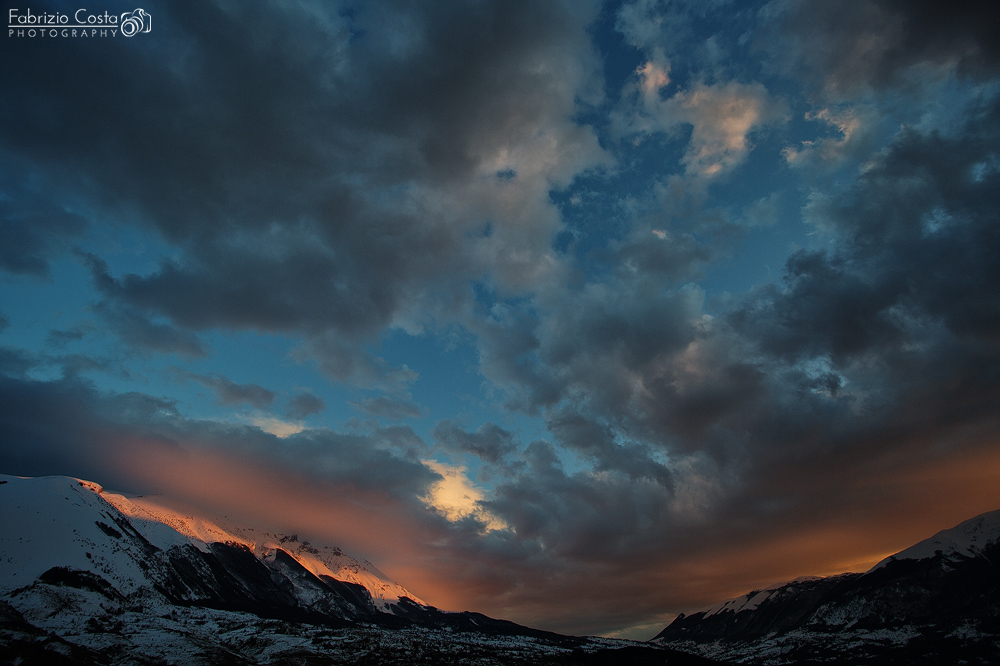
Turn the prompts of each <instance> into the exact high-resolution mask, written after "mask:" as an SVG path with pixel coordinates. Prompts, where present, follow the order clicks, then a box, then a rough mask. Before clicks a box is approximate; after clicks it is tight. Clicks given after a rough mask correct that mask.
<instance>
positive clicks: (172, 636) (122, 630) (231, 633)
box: [0, 475, 715, 666]
mask: <svg viewBox="0 0 1000 666" xmlns="http://www.w3.org/2000/svg"><path fill="white" fill-rule="evenodd" d="M300 663H308V664H312V665H320V664H341V663H343V664H364V663H372V664H424V663H426V664H440V663H463V664H553V665H556V664H567V665H568V664H595V665H597V664H615V663H630V664H671V665H675V666H685V665H687V664H711V663H715V662H712V661H710V660H708V659H704V658H701V657H697V656H691V655H687V654H684V653H681V652H677V651H674V650H671V649H667V648H663V647H660V646H650V645H645V644H638V643H634V642H630V641H620V640H611V639H601V638H578V637H571V636H562V635H559V634H554V633H551V632H546V631H540V630H537V629H531V628H529V627H524V626H520V625H517V624H515V623H513V622H509V621H506V620H497V619H493V618H490V617H487V616H485V615H482V614H480V613H473V612H448V611H442V610H439V609H437V608H434V607H433V606H430V605H428V604H426V603H425V602H423V601H421V600H420V599H419V598H417V597H416V596H414V595H413V594H412V593H410V592H409V591H408V590H406V588H404V587H403V586H402V585H400V584H399V583H397V582H395V581H393V580H391V579H389V578H388V577H387V576H386V575H385V574H383V573H381V572H380V571H379V570H378V569H377V568H375V566H374V565H372V564H371V563H369V562H366V561H361V560H357V559H355V558H353V557H350V556H349V555H346V554H345V553H343V552H342V551H341V550H340V549H338V548H333V547H328V546H320V545H313V544H310V543H308V542H306V541H300V540H299V539H298V537H296V536H288V535H281V534H271V533H268V532H263V531H258V530H254V529H248V528H242V527H237V526H233V525H229V524H225V523H224V522H222V521H219V520H212V519H209V518H206V517H205V516H203V515H200V514H199V513H198V512H197V511H196V510H194V509H190V508H187V507H182V508H178V507H176V506H172V505H169V504H168V503H167V502H166V501H165V500H163V499H162V498H156V497H125V496H123V495H120V494H115V493H110V492H106V491H105V490H104V489H103V488H102V487H101V486H100V485H98V484H96V483H92V482H89V481H83V480H80V479H73V478H69V477H40V478H20V477H14V476H4V475H0V664H22V665H30V664H39V665H49V664H67V665H87V666H105V665H110V664H114V665H115V666H133V665H134V666H152V665H154V664H155V665H157V666H162V665H163V664H226V665H249V664H274V665H284V664H300Z"/></svg>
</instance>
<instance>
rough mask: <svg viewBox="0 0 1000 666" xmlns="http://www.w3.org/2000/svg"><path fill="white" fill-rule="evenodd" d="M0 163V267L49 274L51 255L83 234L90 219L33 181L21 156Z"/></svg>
mask: <svg viewBox="0 0 1000 666" xmlns="http://www.w3.org/2000/svg"><path fill="white" fill-rule="evenodd" d="M5 161H7V163H6V164H5V165H3V166H0V270H4V271H7V272H10V273H14V274H22V275H35V276H47V275H48V272H49V260H50V259H51V257H52V256H53V255H54V254H56V253H58V252H60V251H65V250H66V249H67V247H68V245H69V242H70V241H72V240H73V239H75V238H77V237H79V236H80V235H82V234H83V232H84V230H85V229H86V228H87V221H86V218H84V217H83V216H82V215H80V214H79V213H75V212H72V211H70V210H67V209H66V207H65V206H60V205H59V204H58V203H57V202H56V201H55V200H54V198H53V196H52V195H53V192H51V191H48V190H47V189H46V188H42V187H40V186H39V184H38V183H37V182H34V183H33V182H32V181H33V180H34V178H32V175H33V174H32V173H31V168H30V167H29V166H28V165H27V164H25V163H23V162H21V160H17V159H13V160H5Z"/></svg>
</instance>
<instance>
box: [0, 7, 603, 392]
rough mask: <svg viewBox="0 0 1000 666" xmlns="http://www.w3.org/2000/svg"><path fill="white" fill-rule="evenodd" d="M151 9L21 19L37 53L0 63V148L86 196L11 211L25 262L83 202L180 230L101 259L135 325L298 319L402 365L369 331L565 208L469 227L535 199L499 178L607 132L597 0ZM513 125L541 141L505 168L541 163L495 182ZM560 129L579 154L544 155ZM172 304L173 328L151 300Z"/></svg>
mask: <svg viewBox="0 0 1000 666" xmlns="http://www.w3.org/2000/svg"><path fill="white" fill-rule="evenodd" d="M147 11H149V12H150V14H151V15H153V16H155V17H156V22H157V26H158V28H157V29H155V30H154V31H152V32H150V33H149V34H148V35H143V37H144V38H147V39H145V41H144V42H143V44H142V45H141V46H140V45H138V44H135V43H127V42H121V40H119V41H118V42H116V43H115V44H117V46H115V45H112V43H111V42H110V41H106V42H103V43H99V44H88V45H82V44H79V43H77V41H76V40H70V39H65V40H58V41H56V42H53V43H52V44H51V45H50V47H48V48H44V49H43V48H40V47H39V46H38V45H37V44H36V43H35V42H31V41H29V40H27V39H24V40H12V41H11V44H10V47H11V49H13V50H14V51H13V52H12V53H14V52H17V53H20V54H21V55H20V56H17V57H12V58H11V59H10V60H8V62H12V61H13V60H23V63H24V64H23V66H18V67H5V68H4V69H3V71H2V80H0V86H2V87H3V88H4V89H5V90H8V91H11V93H10V94H8V95H5V97H4V104H3V111H2V113H3V116H2V117H3V121H4V122H3V126H4V127H6V128H8V129H7V130H6V131H4V132H2V133H0V149H2V150H3V151H4V152H5V154H7V155H10V156H12V158H14V159H17V160H31V162H32V163H33V165H34V168H35V170H36V172H35V173H34V174H33V182H36V183H38V185H37V187H38V188H41V190H42V191H46V189H47V188H48V189H49V190H51V191H46V194H47V195H48V196H47V197H45V198H42V197H38V199H39V200H42V201H47V202H50V203H49V205H50V206H52V207H53V208H56V209H58V208H60V207H65V206H66V205H67V202H68V201H69V200H73V201H74V202H77V203H76V205H75V209H76V210H79V211H81V213H79V215H78V216H76V217H73V218H72V219H73V220H75V221H76V222H74V224H75V225H76V226H72V227H67V226H66V225H67V224H69V223H68V222H65V223H64V222H59V223H57V222H55V221H53V222H50V223H49V226H48V228H47V229H46V234H44V235H43V234H41V233H40V232H39V233H36V232H35V231H30V233H29V231H26V230H29V229H33V228H34V227H32V226H31V225H28V224H27V223H23V224H22V223H21V222H18V224H17V226H16V227H11V229H12V230H11V231H9V233H8V236H10V238H9V240H10V241H11V242H9V243H4V244H3V247H4V248H6V249H9V250H10V253H11V254H10V261H9V262H8V263H9V264H10V265H9V266H8V268H10V269H11V270H14V269H16V270H21V271H31V272H38V271H41V270H42V267H43V265H44V257H43V255H47V254H48V253H50V250H49V249H48V248H49V246H48V245H44V246H43V245H42V244H41V243H42V240H41V239H43V238H52V239H55V240H52V241H51V242H52V243H57V242H58V239H62V238H65V237H66V236H68V235H70V234H76V233H78V232H79V229H78V227H79V226H80V225H82V224H83V222H81V221H80V219H82V218H80V216H83V217H88V218H91V219H98V218H100V219H104V220H112V221H120V222H123V223H126V224H129V225H134V224H138V225H141V226H143V227H144V228H146V229H155V230H156V231H157V232H158V233H159V234H160V235H161V236H162V238H163V239H165V240H166V241H167V242H169V243H170V244H172V245H174V246H175V247H176V248H177V249H178V251H177V252H174V253H172V256H171V258H170V259H169V260H164V261H163V262H162V263H161V265H160V266H159V268H157V269H155V270H152V271H150V272H147V273H145V274H141V275H140V274H124V275H121V276H117V275H112V274H111V272H110V271H109V270H108V269H107V267H106V266H105V267H103V268H102V269H100V270H96V269H95V270H94V279H95V284H96V285H97V286H98V287H99V289H100V290H101V291H102V293H103V294H104V295H105V297H106V298H107V299H108V300H109V301H110V302H113V303H115V304H116V305H115V307H112V306H110V305H109V306H108V307H109V309H111V310H112V311H113V312H114V313H116V321H115V325H116V326H118V328H119V329H121V330H122V333H123V336H124V337H129V338H131V339H132V340H133V341H134V342H136V344H139V345H145V346H148V347H151V348H154V349H165V348H166V347H173V348H174V349H175V350H177V351H180V352H181V353H188V354H197V353H198V345H197V343H196V341H195V339H194V338H192V337H190V334H191V332H192V331H202V330H206V329H210V328H235V329H247V328H250V329H255V330H258V331H273V332H283V333H295V334H300V335H303V336H304V337H306V338H308V342H307V344H305V345H304V346H303V347H302V348H301V351H302V353H303V354H305V355H309V356H312V357H315V358H316V359H317V360H318V361H319V363H320V366H321V367H322V368H323V369H324V370H326V371H327V372H328V373H329V374H330V375H331V377H333V378H334V379H337V380H340V381H353V382H357V383H360V384H362V385H369V386H378V385H389V384H392V383H393V382H398V381H401V380H404V378H402V377H389V378H388V379H386V378H385V377H384V375H386V374H390V375H392V374H394V373H395V374H398V369H388V368H384V367H381V366H383V365H384V362H382V361H380V360H379V359H376V358H368V359H367V360H364V358H363V357H364V355H365V345H366V344H368V343H371V342H373V341H374V339H375V338H376V337H377V335H378V333H379V332H380V331H381V330H383V329H384V328H385V327H386V326H388V325H390V323H392V322H393V321H395V320H399V319H401V318H402V319H410V320H412V326H415V327H419V326H422V325H424V323H426V322H427V321H429V320H430V319H431V318H433V317H434V314H435V313H437V312H448V311H452V312H453V311H455V309H456V308H457V307H458V304H459V303H461V302H462V301H463V300H465V299H468V298H469V296H470V291H469V288H468V281H469V280H470V279H472V278H475V277H477V276H478V275H480V274H481V273H482V272H484V271H486V270H489V268H490V266H489V265H490V264H491V263H493V262H494V261H499V262H503V261H505V259H504V257H511V258H514V257H517V258H516V259H512V261H516V262H520V261H523V260H524V257H528V256H532V255H537V254H538V253H540V252H546V251H547V250H548V244H549V241H550V240H551V236H552V234H554V233H555V231H556V230H557V229H556V224H555V223H553V222H552V221H551V220H553V219H555V216H554V214H553V213H552V212H551V210H550V212H549V213H548V214H546V215H540V216H534V218H535V219H534V220H532V221H531V224H529V225H527V226H524V225H521V226H512V227H510V231H509V232H503V233H496V234H494V236H493V237H492V238H491V239H490V240H489V241H488V243H489V244H491V245H493V246H496V250H497V251H489V252H483V251H482V250H481V249H478V248H477V243H479V244H482V243H481V242H480V241H477V240H476V239H475V237H470V236H469V234H468V232H469V231H470V230H472V229H477V228H479V227H480V226H481V225H482V224H483V219H482V218H483V216H484V215H485V216H486V217H488V218H493V224H494V226H495V228H497V229H498V230H502V229H504V228H505V226H504V225H506V224H507V222H508V221H510V220H505V219H504V218H505V217H506V218H511V216H513V217H514V218H516V217H517V216H518V215H521V214H524V213H522V212H519V211H512V210H508V209H507V208H506V204H505V203H504V202H503V200H502V198H498V197H499V195H500V192H501V190H502V189H503V188H507V189H511V188H515V189H523V188H536V189H539V190H540V191H546V190H547V188H548V184H547V182H546V179H548V178H562V179H565V178H567V177H569V176H571V175H572V174H573V173H575V172H576V170H577V169H578V168H580V167H582V166H583V165H585V164H589V163H592V162H593V161H594V159H595V156H596V157H598V158H599V155H600V149H599V147H598V146H597V142H596V139H594V137H593V134H592V133H591V132H590V131H589V130H587V129H585V128H581V127H579V126H577V125H576V124H575V123H574V122H573V120H572V116H573V114H574V113H575V108H576V100H577V97H578V93H579V92H580V90H581V88H585V87H586V82H587V80H589V79H590V77H591V74H589V70H588V69H586V68H584V67H583V66H582V62H589V59H592V58H593V57H594V56H593V53H592V51H591V47H590V43H589V38H588V36H587V33H586V31H585V26H586V24H587V22H588V21H589V19H590V18H591V17H592V16H593V15H594V12H595V11H596V8H595V7H592V6H590V5H589V4H583V3H580V4H579V5H574V7H573V8H572V9H570V8H568V7H565V6H560V5H539V4H537V3H530V2H499V3H473V4H460V5H456V6H454V7H450V8H447V9H445V8H443V7H437V6H435V5H423V6H418V7H408V6H400V5H397V4H394V3H383V4H379V5H366V6H365V7H364V8H358V9H357V10H355V11H351V12H346V13H345V12H341V11H339V10H338V9H336V8H334V7H326V6H323V7H307V6H305V5H302V6H298V5H297V6H295V7H292V6H284V7H278V6H268V7H256V8H254V9H252V10H251V9H249V8H234V7H228V6H220V5H216V4H214V3H194V4H190V5H187V4H185V5H183V6H182V5H177V4H174V3H164V4H154V5H151V6H149V7H148V8H147ZM265 36H266V37H265ZM67 62H73V63H74V66H73V67H72V68H67V67H66V66H65V63H67ZM538 63H546V66H545V67H543V68H539V67H538V66H537V65H538ZM71 71H72V73H71ZM84 81H85V82H86V83H83V82H84ZM292 118H294V121H290V119H292ZM15 127H16V128H17V129H16V130H15V129H13V128H15ZM540 136H544V137H545V140H544V142H543V143H539V144H538V147H537V148H534V147H531V145H532V142H538V140H539V139H538V137H540ZM551 141H554V142H555V143H554V144H553V143H551ZM519 146H520V147H524V146H528V147H529V150H528V151H526V152H525V151H523V150H522V152H524V153H525V155H526V157H525V159H526V160H528V161H527V162H526V163H525V164H524V165H518V164H515V165H512V164H504V165H500V167H499V168H513V167H517V169H516V171H517V173H519V174H521V173H524V174H526V175H529V176H530V175H532V174H534V175H537V176H540V178H539V179H538V180H537V181H530V180H524V181H522V180H520V179H515V180H516V182H511V183H497V184H494V185H491V186H490V187H489V188H486V189H485V190H484V189H483V183H482V182H481V181H480V180H479V179H478V176H477V173H478V172H479V171H481V170H483V169H486V170H488V171H489V172H490V173H494V172H496V171H497V168H498V167H497V166H495V165H494V164H493V162H494V161H496V160H498V159H500V156H502V155H505V154H509V153H510V152H511V150H512V149H513V148H516V147H519ZM553 147H555V149H556V150H557V151H558V152H559V153H560V154H561V155H563V156H564V159H562V160H561V161H560V162H559V163H558V164H557V165H556V166H557V168H558V169H560V170H563V171H565V172H566V173H565V174H562V171H560V172H559V173H556V174H549V173H548V172H546V171H544V169H548V168H549V167H548V166H546V165H544V164H542V165H541V166H539V165H537V164H534V163H532V160H535V157H534V156H533V155H534V154H535V153H538V152H539V151H540V150H541V149H543V148H544V151H545V154H546V155H548V154H551V151H552V149H553ZM533 151H534V152H533ZM539 154H541V153H539ZM539 168H542V169H543V171H542V172H539V171H538V169H539ZM75 174H87V180H86V182H81V181H80V179H79V178H78V177H76V176H75ZM560 174H562V175H560ZM8 176H9V177H8V178H7V180H8V181H10V180H12V179H13V175H11V174H8ZM536 183H537V184H536ZM57 186H58V187H57ZM443 188H447V191H448V192H449V194H448V195H447V196H445V197H442V196H441V195H442V194H443V192H444V191H445V190H444V189H443ZM539 206H540V207H541V208H542V209H546V208H550V206H551V204H548V203H543V204H539ZM526 214H528V215H529V216H532V215H533V213H531V212H528V213H526ZM7 217H8V218H11V219H13V218H15V217H16V218H18V219H21V218H22V217H24V214H22V213H16V214H15V213H11V214H10V215H8V216H7ZM53 219H55V218H53ZM66 219H69V218H66ZM60 224H61V225H62V226H59V225H60ZM533 226H534V227H537V231H536V230H535V229H534V228H533ZM64 227H65V228H64ZM11 234H13V235H11ZM482 242H487V241H482ZM45 243H49V241H45ZM522 250H525V251H527V253H526V252H523V251H522ZM491 257H492V258H491ZM15 260H17V261H20V262H22V263H23V265H20V264H18V265H15V263H16V262H15ZM11 262H14V263H11ZM25 262H26V263H25ZM373 267H377V269H373ZM506 272H507V273H509V274H510V275H518V271H517V270H516V269H514V268H511V269H509V270H507V271H506ZM126 306H127V307H126ZM126 313H128V314H126ZM158 317H163V318H166V319H167V320H168V321H169V324H170V325H171V326H173V327H175V328H177V329H180V331H179V332H178V333H177V334H172V333H168V332H167V331H166V329H164V328H163V327H162V326H161V325H160V324H155V325H154V324H150V322H151V321H155V320H156V318H158ZM151 326H152V327H153V328H152V329H151V328H150V327H151ZM181 332H183V335H184V336H187V337H185V338H184V339H178V337H179V336H180V335H181ZM348 356H350V357H354V358H355V359H357V360H354V361H352V364H353V367H345V361H344V359H345V358H346V357H348ZM348 365H351V363H349V364H348ZM403 374H404V375H405V374H406V373H405V372H404V373H403ZM404 381H405V380H404Z"/></svg>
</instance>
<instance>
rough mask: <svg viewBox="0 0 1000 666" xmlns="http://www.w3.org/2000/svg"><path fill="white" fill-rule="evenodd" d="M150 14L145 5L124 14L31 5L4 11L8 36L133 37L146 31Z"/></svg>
mask: <svg viewBox="0 0 1000 666" xmlns="http://www.w3.org/2000/svg"><path fill="white" fill-rule="evenodd" d="M152 27H153V18H152V17H151V16H150V15H149V12H147V11H146V10H145V9H133V10H132V11H130V12H125V13H124V14H121V15H118V14H111V13H108V12H107V11H105V12H103V13H100V14H98V13H96V12H92V11H90V10H88V9H77V10H76V11H75V12H73V13H72V14H66V13H63V12H54V13H53V12H42V13H34V12H32V11H31V9H30V8H29V9H27V10H24V11H22V10H20V9H11V10H9V12H8V14H7V36H8V37H49V38H53V37H117V36H118V35H122V36H123V37H134V36H136V35H138V34H139V33H145V32H149V31H150V30H151V29H152Z"/></svg>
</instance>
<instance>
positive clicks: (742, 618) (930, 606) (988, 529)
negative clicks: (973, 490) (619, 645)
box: [653, 511, 1000, 664]
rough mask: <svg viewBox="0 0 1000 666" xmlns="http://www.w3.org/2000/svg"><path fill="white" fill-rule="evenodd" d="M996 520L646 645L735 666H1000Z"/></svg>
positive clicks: (676, 628) (691, 617)
mask: <svg viewBox="0 0 1000 666" xmlns="http://www.w3.org/2000/svg"><path fill="white" fill-rule="evenodd" d="M995 564H1000V511H993V512H990V513H985V514H982V515H980V516H976V517H975V518H972V519H970V520H967V521H965V522H963V523H962V524H960V525H958V526H956V527H954V528H951V529H948V530H944V531H942V532H938V533H937V534H935V535H934V536H932V537H931V538H929V539H926V540H924V541H921V542H920V543H917V544H915V545H913V546H911V547H909V548H907V549H905V550H903V551H901V552H899V553H896V554H895V555H892V556H890V557H887V558H886V559H884V560H883V561H881V562H879V563H878V564H877V565H875V566H874V567H872V568H871V569H870V570H869V571H867V572H866V573H863V574H859V573H849V574H842V575H839V576H831V577H826V578H800V579H796V580H794V581H791V582H789V583H785V584H781V585H774V586H771V587H769V588H767V589H764V590H754V591H751V592H748V593H747V594H745V595H742V596H740V597H737V598H735V599H730V600H727V601H723V602H721V603H718V604H716V605H714V606H711V607H709V608H706V609H703V610H699V611H695V612H692V613H687V614H684V613H682V614H681V615H679V616H678V617H677V618H676V619H675V620H674V621H673V622H672V623H671V624H670V625H669V626H668V627H666V628H665V629H664V630H663V631H662V632H660V633H659V634H658V635H657V636H656V637H655V638H654V639H653V642H655V643H657V644H660V645H666V646H671V647H674V648H677V649H685V650H689V651H692V652H696V653H699V654H703V655H706V656H712V657H715V658H722V659H726V660H731V661H736V662H740V663H764V664H770V663H774V664H778V663H789V662H793V663H798V662H812V661H831V660H832V661H833V662H835V663H836V662H837V661H838V660H845V659H847V660H850V662H851V663H857V664H883V663H885V664H895V663H900V664H903V663H905V664H941V663H969V664H997V663H1000V570H998V569H997V568H996V566H995Z"/></svg>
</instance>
